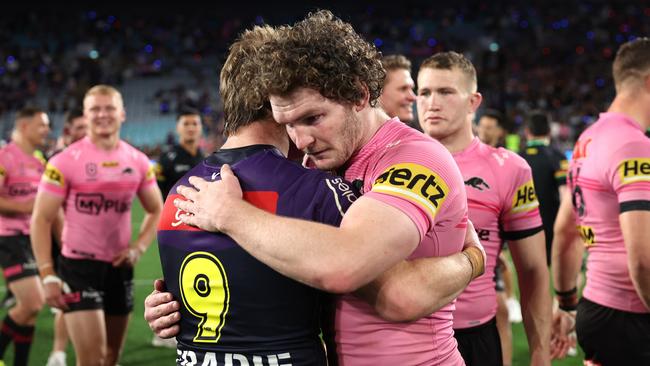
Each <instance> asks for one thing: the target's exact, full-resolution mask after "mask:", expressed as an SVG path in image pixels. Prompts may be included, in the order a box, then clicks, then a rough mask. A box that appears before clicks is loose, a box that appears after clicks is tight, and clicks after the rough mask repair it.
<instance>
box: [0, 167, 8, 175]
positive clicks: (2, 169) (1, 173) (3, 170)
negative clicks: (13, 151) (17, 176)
mask: <svg viewBox="0 0 650 366" xmlns="http://www.w3.org/2000/svg"><path fill="white" fill-rule="evenodd" d="M5 175H7V172H6V171H5V168H4V167H3V166H2V165H0V178H3V177H4V176H5Z"/></svg>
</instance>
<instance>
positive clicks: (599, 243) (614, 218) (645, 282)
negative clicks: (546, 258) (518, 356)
mask: <svg viewBox="0 0 650 366" xmlns="http://www.w3.org/2000/svg"><path fill="white" fill-rule="evenodd" d="M613 77H614V84H615V86H616V97H615V98H614V100H613V102H612V104H611V105H610V107H609V109H608V110H607V112H606V113H602V114H601V115H600V118H599V119H598V121H596V122H595V123H594V124H593V125H592V126H590V127H589V128H588V129H587V130H585V131H584V132H583V133H582V134H581V135H580V137H579V138H578V141H577V142H576V145H575V147H574V150H573V157H572V161H571V163H570V166H569V176H568V179H567V182H568V184H569V189H570V191H571V194H570V195H565V196H564V197H563V202H562V204H561V206H560V211H559V212H558V217H559V218H560V217H561V218H564V219H563V220H562V221H561V222H560V221H559V220H560V219H558V220H557V222H556V228H555V231H556V232H557V233H561V234H565V235H560V236H559V237H557V236H556V238H557V239H556V240H554V242H553V246H552V248H553V263H552V268H553V278H554V284H555V292H556V295H557V297H558V301H559V304H560V307H559V309H558V311H557V313H556V314H555V317H554V334H555V333H556V332H557V333H558V339H559V340H562V338H564V341H565V342H566V334H567V332H569V331H570V330H571V326H572V325H574V324H575V329H576V332H577V334H578V343H579V344H580V346H581V347H582V349H583V350H584V352H585V365H603V366H608V365H650V348H649V347H648V345H649V344H650V245H649V243H648V238H649V237H650V140H648V137H647V136H645V132H646V130H647V129H648V128H650V38H638V39H636V40H634V41H630V42H628V43H626V44H624V45H622V46H621V48H620V49H619V50H618V52H617V54H616V58H615V59H614V64H613ZM569 201H571V203H572V205H571V204H570V202H569ZM572 206H573V207H572ZM572 208H573V213H572V212H571V210H572ZM571 215H574V216H573V217H575V219H576V220H577V224H578V229H579V234H580V236H581V237H582V240H583V242H584V245H585V246H586V248H587V251H588V252H589V256H588V257H587V275H586V277H587V283H586V286H585V288H584V291H583V293H582V299H581V300H580V302H579V303H578V296H577V288H576V287H577V285H576V277H577V274H578V271H579V270H580V258H581V257H580V250H576V248H575V245H574V242H575V241H574V240H572V239H573V237H574V236H577V235H576V234H577V233H576V231H575V230H574V229H573V227H575V224H576V222H575V221H573V220H571V219H570V217H571ZM566 218H569V219H566ZM571 234H573V235H571ZM576 308H577V316H576ZM572 318H575V321H571V319H572ZM567 319H568V321H567Z"/></svg>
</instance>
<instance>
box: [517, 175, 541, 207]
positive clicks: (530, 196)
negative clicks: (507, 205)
mask: <svg viewBox="0 0 650 366" xmlns="http://www.w3.org/2000/svg"><path fill="white" fill-rule="evenodd" d="M537 206H539V201H537V195H535V186H534V185H533V180H532V179H531V180H529V181H528V182H526V183H524V184H522V185H520V186H519V188H517V192H516V193H515V195H514V197H512V212H515V213H517V212H526V211H530V210H533V209H535V208H536V207H537Z"/></svg>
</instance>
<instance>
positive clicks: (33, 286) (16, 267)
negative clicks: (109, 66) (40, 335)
mask: <svg viewBox="0 0 650 366" xmlns="http://www.w3.org/2000/svg"><path fill="white" fill-rule="evenodd" d="M49 132H50V120H49V118H48V116H47V114H46V113H45V112H44V111H43V110H41V109H39V108H29V107H28V108H24V109H22V110H20V111H18V112H17V114H16V124H15V127H14V131H13V133H12V136H11V142H10V143H9V144H7V146H5V147H4V148H2V149H0V265H1V266H2V270H3V275H4V277H5V281H6V283H7V286H8V287H9V289H10V290H11V291H12V292H13V294H14V296H15V297H16V304H15V305H14V306H13V307H12V308H11V309H9V312H8V314H7V316H6V317H5V319H4V320H3V321H2V329H1V330H0V359H2V357H3V356H4V352H5V350H6V348H7V346H8V345H9V344H10V343H11V342H13V343H14V347H15V356H14V365H27V359H28V356H29V349H30V347H31V345H32V337H33V335H34V324H35V323H36V317H37V315H38V312H39V311H40V310H41V308H42V307H43V302H44V299H43V289H42V286H41V283H40V280H39V278H38V269H37V266H36V262H35V261H34V255H33V254H32V249H31V245H30V243H29V233H30V231H31V227H30V222H29V221H30V217H31V214H32V210H33V207H34V196H35V195H36V188H37V187H38V181H39V179H40V178H39V176H40V175H41V174H42V173H43V168H44V161H43V160H42V159H39V158H37V157H35V154H34V153H35V152H36V149H37V148H38V147H40V146H43V144H44V143H45V139H46V137H47V135H48V133H49ZM50 234H51V231H50V232H48V235H50Z"/></svg>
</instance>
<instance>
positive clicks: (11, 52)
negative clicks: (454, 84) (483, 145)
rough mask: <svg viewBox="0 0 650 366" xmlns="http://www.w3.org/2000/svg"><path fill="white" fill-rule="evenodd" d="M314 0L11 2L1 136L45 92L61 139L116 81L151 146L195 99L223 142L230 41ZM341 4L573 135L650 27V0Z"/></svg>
mask: <svg viewBox="0 0 650 366" xmlns="http://www.w3.org/2000/svg"><path fill="white" fill-rule="evenodd" d="M305 6H306V5H304V4H303V5H302V6H301V7H299V6H296V7H295V11H292V10H287V9H289V8H291V7H290V6H289V7H282V9H280V8H276V9H273V8H272V7H271V6H269V5H268V4H267V6H264V7H260V8H259V11H258V10H255V9H256V7H255V6H252V5H251V6H249V7H248V9H245V8H244V7H243V5H238V6H234V7H233V8H232V9H230V10H223V11H222V10H219V9H211V8H205V9H199V8H197V7H195V6H188V7H186V9H185V10H183V9H174V8H171V9H170V8H161V9H157V10H153V9H146V8H144V7H138V8H137V9H133V11H130V10H129V9H127V8H122V10H119V11H116V10H113V11H111V10H100V9H96V10H77V11H70V10H62V9H56V8H52V9H48V10H30V11H17V12H15V13H9V15H11V16H3V17H2V18H0V123H1V126H0V138H2V139H4V140H7V139H8V135H9V133H10V131H11V128H12V125H13V112H14V111H16V110H17V109H19V108H21V107H23V106H25V105H38V106H41V107H43V108H46V109H47V110H48V112H49V113H50V117H51V119H52V120H53V131H54V134H53V135H54V136H53V140H54V138H56V135H57V134H58V133H60V130H61V126H62V116H63V113H64V112H65V111H67V110H69V109H72V108H74V107H76V106H79V105H80V100H81V98H82V96H83V94H84V92H85V91H86V90H87V89H88V88H89V87H90V86H92V85H95V84H98V83H107V84H111V85H115V86H116V87H118V88H119V89H121V90H123V92H124V97H125V102H126V110H127V116H128V117H127V121H128V122H129V124H130V125H131V126H130V127H132V128H131V129H126V130H125V131H123V132H124V136H123V137H124V138H125V139H126V140H129V141H131V142H132V143H133V144H134V145H136V146H138V147H140V148H142V149H143V150H145V151H146V152H147V153H148V154H149V155H150V156H156V155H157V154H158V153H159V148H158V146H160V144H163V143H166V142H168V140H170V139H173V131H172V130H173V121H172V120H173V118H174V114H175V113H176V112H177V111H178V110H181V109H183V108H185V107H191V108H194V109H198V110H200V111H201V113H202V115H203V118H204V129H205V133H206V136H207V137H206V141H205V143H204V148H205V149H206V151H211V150H212V149H214V148H216V147H218V146H220V144H221V143H222V142H223V140H222V137H221V132H222V125H223V121H222V113H221V103H220V99H219V95H218V73H219V70H220V67H221V62H222V61H223V57H224V54H225V52H226V51H227V48H228V46H229V43H230V42H232V40H233V39H234V38H235V36H236V35H237V34H238V33H239V32H240V31H241V30H242V29H244V28H246V27H248V26H250V25H251V24H255V23H257V24H261V23H268V24H273V25H275V24H283V23H289V22H293V21H295V20H296V19H298V18H300V17H301V16H303V15H304V12H305V9H308V8H306V7H305ZM328 7H329V8H331V9H332V10H333V11H334V12H335V13H337V14H338V15H340V16H341V17H343V19H346V20H349V21H350V22H351V23H352V24H354V26H355V28H356V29H357V30H358V31H359V32H360V33H361V34H363V35H364V36H365V37H366V38H367V39H368V40H370V41H372V42H373V43H374V44H375V45H376V46H377V47H378V48H379V49H380V50H381V51H382V52H383V53H384V54H393V53H401V54H404V55H405V56H407V57H409V58H410V59H411V61H412V62H413V65H414V68H415V70H414V72H415V71H417V67H418V66H419V63H420V61H421V60H423V59H424V58H425V57H427V56H429V55H431V54H432V53H435V52H438V51H443V50H455V51H458V52H462V53H464V54H465V55H466V56H467V57H468V58H469V59H471V60H472V62H473V63H474V65H476V67H477V69H478V70H477V71H478V79H479V80H480V83H479V91H481V92H482V94H483V96H484V103H483V106H484V108H495V109H498V110H501V111H503V112H504V113H505V114H506V115H507V117H508V120H509V122H510V129H511V131H512V132H514V133H517V132H518V127H519V126H520V125H521V123H522V122H523V120H524V118H525V116H526V115H527V114H528V113H529V112H530V111H531V110H533V109H539V110H542V111H545V112H547V113H548V114H549V116H550V117H551V119H552V120H553V121H555V122H556V124H555V127H556V128H554V137H555V141H556V143H558V144H560V145H562V146H563V147H565V148H569V147H570V146H571V143H572V142H573V140H574V139H575V137H576V136H577V134H579V132H580V131H582V129H584V127H585V126H586V125H587V124H589V123H590V122H592V121H595V120H596V119H597V117H598V113H599V112H600V111H603V110H605V109H606V106H607V105H608V103H609V101H610V100H611V98H612V96H613V91H614V88H613V84H612V80H611V70H610V65H611V62H612V60H613V57H614V54H615V51H616V49H617V48H618V46H619V45H620V44H621V43H623V42H625V41H628V40H632V39H634V38H635V37H637V36H638V35H642V34H650V3H648V2H647V1H636V2H615V3H613V2H605V1H575V2H545V1H535V2H532V3H510V2H508V1H491V2H487V1H463V2H458V3H457V4H453V5H451V4H447V5H444V6H440V5H437V4H426V3H420V4H416V3H409V2H403V3H402V2H401V3H400V6H396V4H393V6H389V5H378V4H377V5H367V4H366V5H364V4H360V3H356V4H339V5H332V4H330V5H328ZM315 8H316V6H312V7H311V9H315ZM251 9H253V10H251ZM480 113H481V111H479V116H480ZM125 126H126V125H125ZM138 126H139V127H138ZM154 132H155V133H154Z"/></svg>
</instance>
